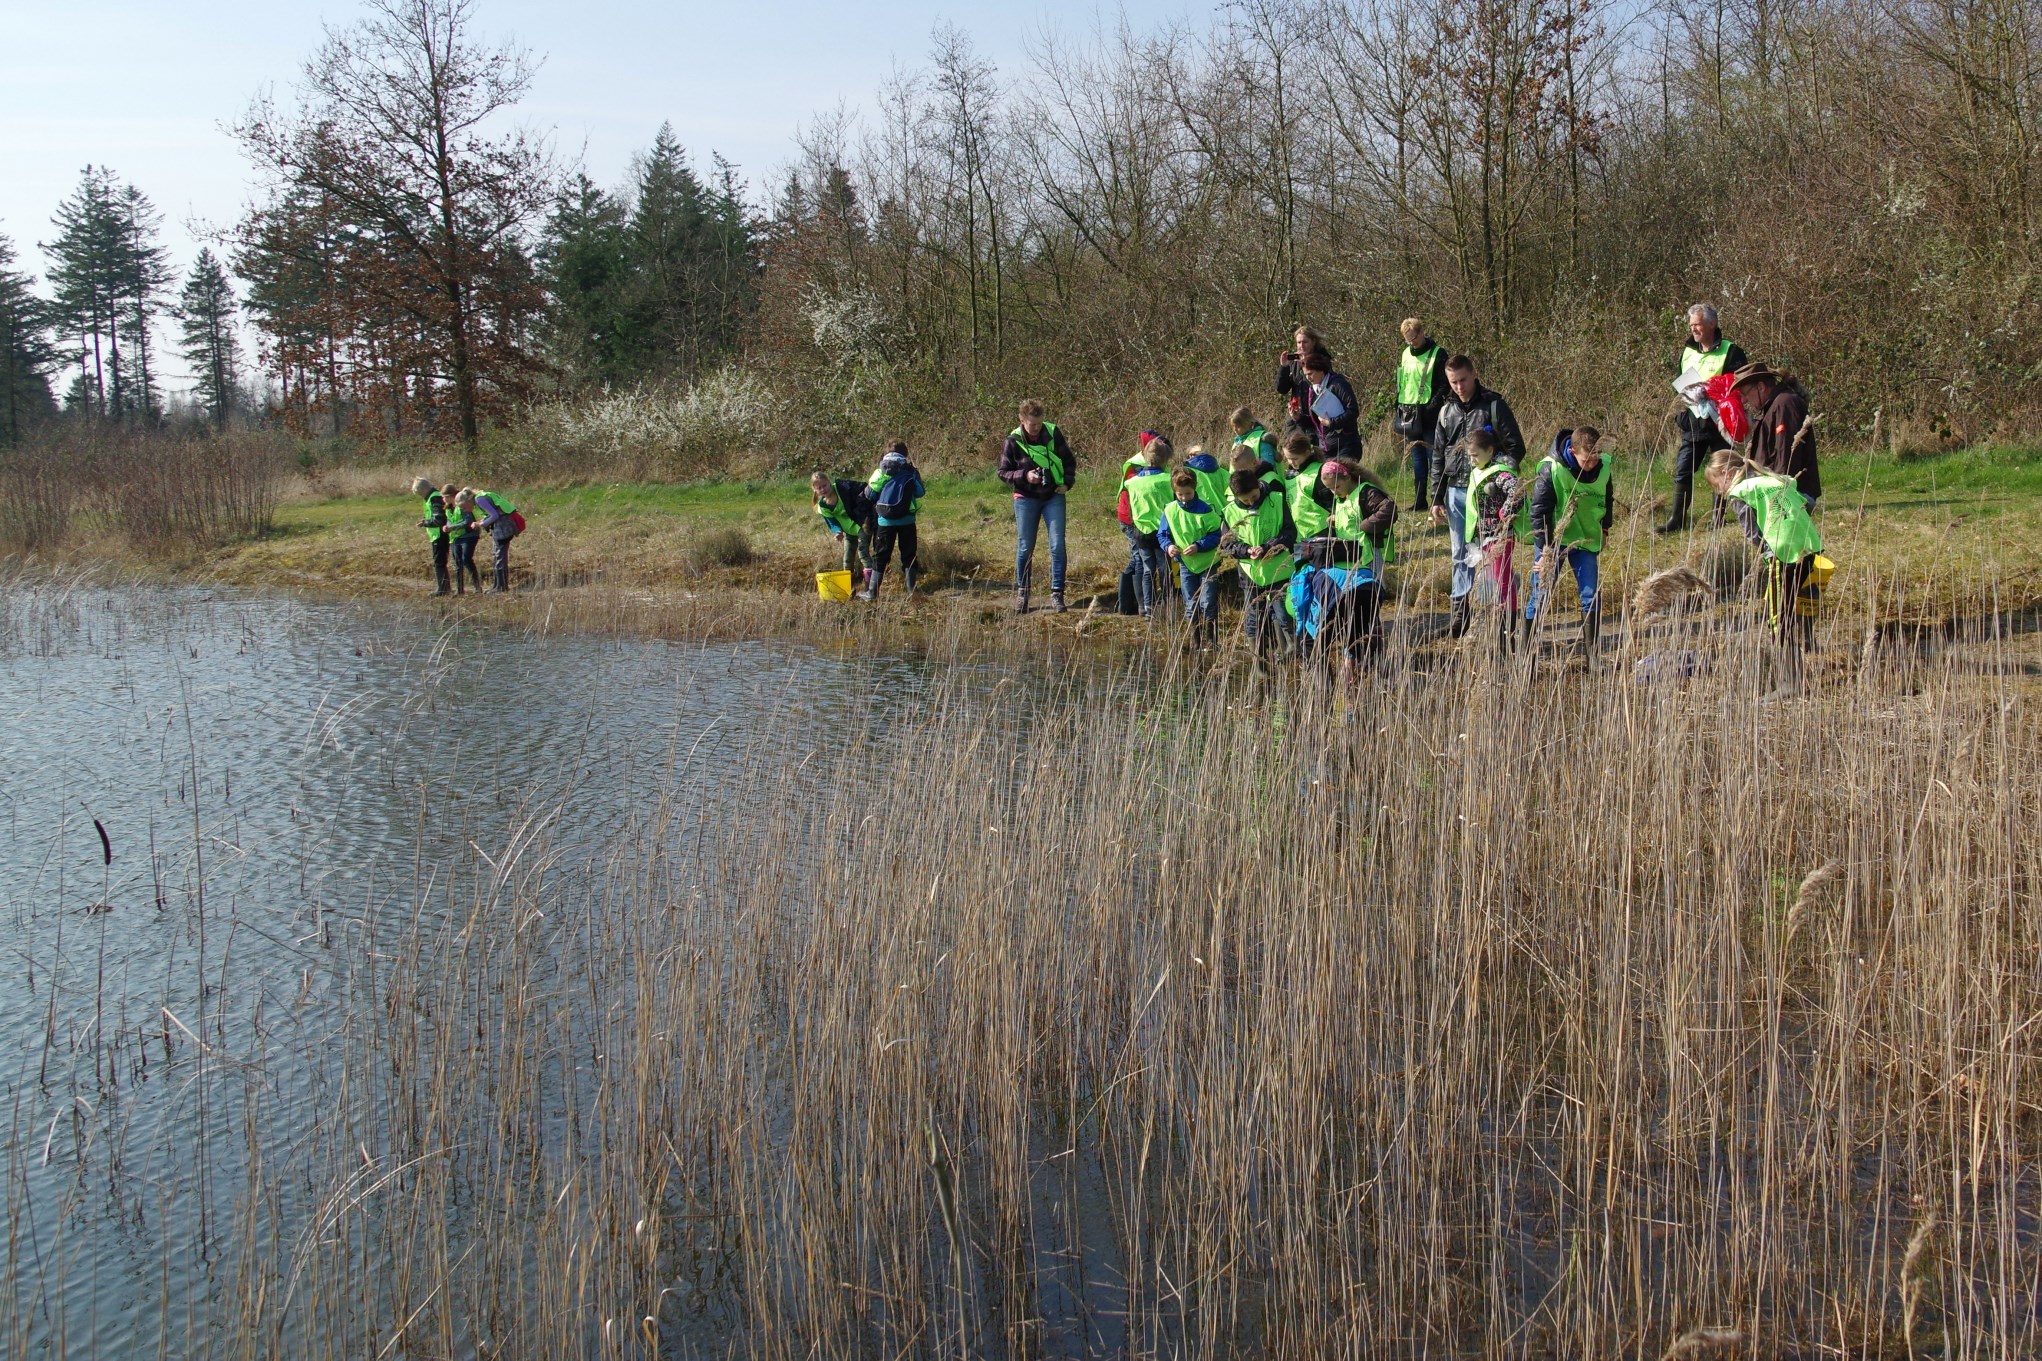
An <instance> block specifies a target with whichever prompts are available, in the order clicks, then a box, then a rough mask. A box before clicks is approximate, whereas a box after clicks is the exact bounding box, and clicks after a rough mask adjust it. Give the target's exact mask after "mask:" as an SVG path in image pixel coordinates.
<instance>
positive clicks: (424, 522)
mask: <svg viewBox="0 0 2042 1361" xmlns="http://www.w3.org/2000/svg"><path fill="white" fill-rule="evenodd" d="M411 494H412V495H413V496H416V497H417V498H419V503H420V505H421V506H422V507H423V508H424V511H425V515H424V518H422V519H420V520H419V522H418V526H419V528H420V529H423V530H424V531H425V538H426V542H427V543H429V544H431V545H432V551H433V594H434V595H451V594H453V592H452V591H450V590H449V589H448V588H447V547H448V545H447V502H446V498H445V497H444V496H443V495H441V493H440V490H439V488H437V487H435V486H434V485H433V484H432V483H430V482H428V481H426V480H425V479H424V478H422V477H414V478H412V479H411Z"/></svg>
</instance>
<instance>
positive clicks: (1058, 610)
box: [1049, 591, 1070, 614]
mask: <svg viewBox="0 0 2042 1361" xmlns="http://www.w3.org/2000/svg"><path fill="white" fill-rule="evenodd" d="M1049 608H1050V612H1051V613H1052V614H1062V613H1063V612H1064V611H1065V610H1067V609H1069V608H1070V606H1069V605H1066V604H1064V593H1063V592H1062V591H1051V592H1050V593H1049Z"/></svg>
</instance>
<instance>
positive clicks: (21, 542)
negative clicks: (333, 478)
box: [0, 426, 290, 552]
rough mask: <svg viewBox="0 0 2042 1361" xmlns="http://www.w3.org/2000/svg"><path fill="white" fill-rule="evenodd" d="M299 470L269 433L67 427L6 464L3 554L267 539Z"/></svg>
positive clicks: (1, 492)
mask: <svg viewBox="0 0 2042 1361" xmlns="http://www.w3.org/2000/svg"><path fill="white" fill-rule="evenodd" d="M289 466H290V459H289V453H288V450H287V448H286V446H285V444H284V442H283V441H281V440H279V439H277V438H275V437H273V436H272V435H270V434H268V433H266V432H260V431H235V432H230V433H225V434H218V435H215V434H210V433H205V434H194V433H189V432H186V433H163V434H144V433H139V432H133V431H119V430H108V429H101V428H96V427H84V426H62V427H58V428H56V429H54V430H52V431H50V432H49V433H48V434H47V435H46V436H45V437H44V438H43V439H41V440H40V441H38V442H34V443H30V444H27V445H23V446H21V447H19V448H16V449H12V450H9V451H7V453H6V454H5V456H4V457H0V547H5V548H10V549H15V550H23V551H29V552H41V551H47V550H50V549H54V548H58V547H61V546H62V545H64V544H65V543H66V542H67V541H69V540H70V539H71V538H72V537H73V536H74V535H75V534H77V533H79V532H93V531H97V532H102V533H112V534H118V535H120V536H123V537H125V538H127V539H129V540H132V541H134V542H136V543H138V544H140V545H142V546H144V547H148V548H152V549H164V548H205V547H212V546H214V545H217V544H222V543H229V542H233V541H235V540H241V539H252V538H259V537H261V536H262V535H264V534H267V533H268V532H269V531H270V529H271V528H272V526H273V525H274V522H275V519H276V508H277V504H278V502H279V500H280V499H281V497H282V493H283V489H284V484H285V478H286V474H287V473H288V471H289Z"/></svg>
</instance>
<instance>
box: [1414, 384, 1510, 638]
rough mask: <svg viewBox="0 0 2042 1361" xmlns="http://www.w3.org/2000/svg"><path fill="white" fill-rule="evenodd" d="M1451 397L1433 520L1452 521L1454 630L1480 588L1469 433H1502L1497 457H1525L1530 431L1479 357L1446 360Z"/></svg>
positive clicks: (1439, 438)
mask: <svg viewBox="0 0 2042 1361" xmlns="http://www.w3.org/2000/svg"><path fill="white" fill-rule="evenodd" d="M1446 382H1447V394H1446V400H1445V401H1443V402H1441V403H1440V406H1439V422H1438V425H1437V427H1436V434H1435V438H1434V441H1433V459H1432V520H1433V523H1434V524H1443V525H1445V526H1446V529H1447V535H1448V543H1450V544H1451V545H1452V548H1453V584H1452V585H1451V587H1450V588H1449V593H1450V594H1451V596H1452V601H1453V616H1452V620H1453V622H1452V624H1451V625H1450V626H1449V627H1450V631H1451V632H1452V634H1453V636H1454V637H1456V638H1458V637H1460V636H1461V635H1462V634H1464V633H1466V632H1467V631H1468V622H1469V604H1468V592H1470V591H1472V590H1474V589H1475V563H1474V559H1473V557H1472V555H1470V553H1469V552H1468V527H1467V526H1468V474H1469V473H1470V472H1471V471H1472V470H1473V468H1474V461H1473V459H1472V458H1471V457H1470V456H1469V447H1468V438H1469V436H1471V435H1473V434H1474V433H1475V432H1476V431H1478V430H1487V431H1488V432H1489V433H1490V434H1491V435H1493V436H1494V437H1495V439H1496V457H1497V458H1501V459H1507V460H1508V461H1510V462H1511V463H1513V464H1518V465H1520V466H1521V465H1522V464H1523V462H1524V435H1523V434H1522V433H1521V432H1520V431H1519V430H1518V428H1517V417H1516V415H1515V414H1513V413H1512V412H1511V410H1510V403H1508V402H1506V401H1504V400H1503V397H1502V395H1501V394H1500V393H1497V392H1495V391H1492V390H1491V389H1489V388H1486V387H1483V386H1482V381H1481V379H1480V378H1478V377H1477V376H1476V374H1475V361H1474V360H1472V359H1470V358H1468V357H1467V356H1466V355H1464V354H1457V355H1455V356H1453V358H1451V359H1449V360H1447V361H1446Z"/></svg>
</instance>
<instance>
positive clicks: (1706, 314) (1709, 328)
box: [1655, 302, 1745, 534]
mask: <svg viewBox="0 0 2042 1361" xmlns="http://www.w3.org/2000/svg"><path fill="white" fill-rule="evenodd" d="M1687 333H1688V342H1687V344H1685V345H1683V346H1682V347H1681V351H1680V381H1681V386H1682V388H1683V389H1687V388H1691V387H1694V386H1696V385H1698V384H1701V383H1706V382H1708V381H1709V380H1710V379H1711V378H1714V377H1715V376H1716V375H1717V374H1719V373H1735V372H1737V370H1739V369H1741V368H1743V367H1744V365H1745V358H1744V350H1743V348H1742V347H1741V346H1738V345H1733V344H1731V343H1730V342H1729V341H1727V340H1725V339H1724V338H1723V331H1722V328H1721V327H1719V326H1718V325H1717V324H1716V309H1715V308H1714V307H1713V306H1712V305H1710V304H1709V303H1705V302H1698V303H1696V304H1695V305H1694V306H1693V307H1690V308H1688V310H1687ZM1676 424H1677V425H1678V426H1679V428H1680V451H1679V452H1678V453H1677V454H1675V455H1674V459H1673V508H1672V509H1671V510H1669V511H1668V512H1667V515H1666V521H1665V523H1664V524H1660V525H1657V526H1655V529H1656V530H1657V532H1659V533H1661V534H1677V533H1679V532H1680V531H1681V530H1683V529H1686V528H1687V512H1688V505H1689V503H1690V502H1691V501H1692V500H1693V499H1694V486H1695V473H1696V472H1697V471H1698V470H1699V469H1701V468H1702V467H1704V466H1705V465H1706V464H1707V463H1708V461H1709V455H1711V454H1713V453H1715V452H1716V451H1717V450H1718V449H1728V448H1729V447H1730V441H1729V440H1727V439H1724V438H1723V432H1722V431H1721V430H1718V429H1717V428H1716V420H1715V417H1713V416H1697V415H1696V414H1695V413H1694V412H1693V411H1691V410H1690V409H1689V408H1688V406H1687V404H1686V403H1685V402H1683V403H1682V404H1681V409H1680V417H1679V419H1678V421H1677V422H1676ZM1722 515H1723V498H1722V497H1720V496H1719V497H1717V498H1716V511H1715V516H1716V519H1718V520H1720V519H1721V518H1722Z"/></svg>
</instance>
